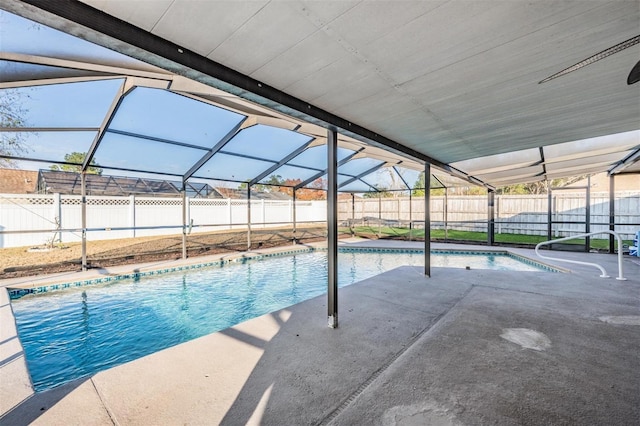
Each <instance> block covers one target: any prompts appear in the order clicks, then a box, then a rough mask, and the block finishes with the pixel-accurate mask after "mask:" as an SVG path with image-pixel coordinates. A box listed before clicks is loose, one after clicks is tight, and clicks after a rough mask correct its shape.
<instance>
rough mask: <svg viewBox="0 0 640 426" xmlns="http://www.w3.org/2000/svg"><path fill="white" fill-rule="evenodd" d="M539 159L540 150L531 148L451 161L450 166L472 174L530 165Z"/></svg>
mask: <svg viewBox="0 0 640 426" xmlns="http://www.w3.org/2000/svg"><path fill="white" fill-rule="evenodd" d="M540 160H541V158H540V150H538V149H537V148H533V149H525V150H522V151H514V152H507V153H504V154H498V155H490V156H487V157H480V158H473V159H471V160H464V161H458V162H457V163H453V164H452V166H454V167H456V168H458V169H460V170H464V171H467V172H469V173H472V174H474V175H484V174H489V173H494V172H499V171H502V170H510V169H516V168H520V167H526V166H530V165H532V164H533V163H535V162H538V161H540Z"/></svg>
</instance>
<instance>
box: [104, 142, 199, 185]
mask: <svg viewBox="0 0 640 426" xmlns="http://www.w3.org/2000/svg"><path fill="white" fill-rule="evenodd" d="M205 153H206V151H205V150H201V149H195V148H187V147H184V146H177V145H171V144H168V143H162V142H154V141H150V140H147V139H141V138H135V137H131V136H124V135H119V134H114V133H109V132H107V133H106V134H105V136H104V138H103V139H102V142H101V143H100V145H99V147H98V150H97V151H96V154H95V157H94V158H95V159H96V162H97V163H98V164H99V165H100V166H101V167H107V168H109V167H111V168H124V169H130V170H139V171H144V172H156V171H161V172H164V173H169V174H179V175H182V174H184V173H186V172H187V171H188V170H189V169H190V168H191V166H193V164H195V163H196V162H197V161H198V160H199V159H200V158H202V157H203V156H204V155H205Z"/></svg>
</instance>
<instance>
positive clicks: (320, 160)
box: [288, 145, 354, 170]
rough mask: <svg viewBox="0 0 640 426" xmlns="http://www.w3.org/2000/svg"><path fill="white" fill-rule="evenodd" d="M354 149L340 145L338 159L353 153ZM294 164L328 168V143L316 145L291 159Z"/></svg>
mask: <svg viewBox="0 0 640 426" xmlns="http://www.w3.org/2000/svg"><path fill="white" fill-rule="evenodd" d="M353 153H354V151H351V150H348V149H345V148H340V147H338V152H337V157H338V161H340V160H342V159H344V158H345V157H348V156H349V155H351V154H353ZM288 164H291V165H292V166H300V167H311V168H315V169H318V170H326V168H327V145H320V146H314V147H313V148H309V149H307V150H305V151H304V152H303V153H301V154H300V155H298V156H296V157H295V158H294V159H292V160H291V161H289V163H288Z"/></svg>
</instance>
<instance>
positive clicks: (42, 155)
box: [0, 132, 97, 161]
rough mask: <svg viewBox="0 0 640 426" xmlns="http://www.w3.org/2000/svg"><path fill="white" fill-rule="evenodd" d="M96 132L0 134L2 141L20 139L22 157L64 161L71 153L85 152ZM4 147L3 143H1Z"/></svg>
mask: <svg viewBox="0 0 640 426" xmlns="http://www.w3.org/2000/svg"><path fill="white" fill-rule="evenodd" d="M96 134H97V132H37V133H35V132H18V133H15V132H0V138H2V141H3V142H4V141H6V140H9V139H13V138H22V139H21V140H22V142H24V147H25V152H23V153H21V154H22V156H23V157H27V158H37V159H43V160H48V161H65V159H64V156H65V155H66V154H70V153H72V152H82V153H84V152H87V151H88V150H89V147H90V146H91V143H92V142H93V140H94V139H95V137H96ZM3 145H4V143H3Z"/></svg>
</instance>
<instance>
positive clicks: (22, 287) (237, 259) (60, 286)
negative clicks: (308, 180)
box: [6, 247, 326, 300]
mask: <svg viewBox="0 0 640 426" xmlns="http://www.w3.org/2000/svg"><path fill="white" fill-rule="evenodd" d="M317 250H321V251H322V250H326V249H325V248H322V247H304V248H299V249H288V250H283V251H274V252H267V253H243V254H241V255H237V256H223V257H221V258H220V259H218V260H213V261H210V262H201V263H193V264H188V265H179V266H171V267H168V268H159V269H153V270H150V271H139V272H135V271H134V272H130V273H122V274H112V275H108V276H105V277H100V278H89V279H85V280H76V281H72V282H68V283H54V284H45V285H36V284H28V283H27V284H19V285H14V286H7V287H6V289H7V292H8V294H9V298H10V299H11V300H14V299H19V298H20V297H23V296H26V295H28V294H41V293H49V292H53V291H59V290H65V289H68V288H76V287H84V286H88V285H95V284H104V283H108V282H116V281H122V280H128V279H139V278H142V277H146V276H154V275H162V274H170V273H173V272H181V271H188V270H194V269H202V268H210V267H214V266H217V267H222V266H224V265H227V264H231V263H246V262H249V261H252V260H261V259H264V258H269V257H277V256H290V255H293V254H299V253H309V252H313V251H317Z"/></svg>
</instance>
